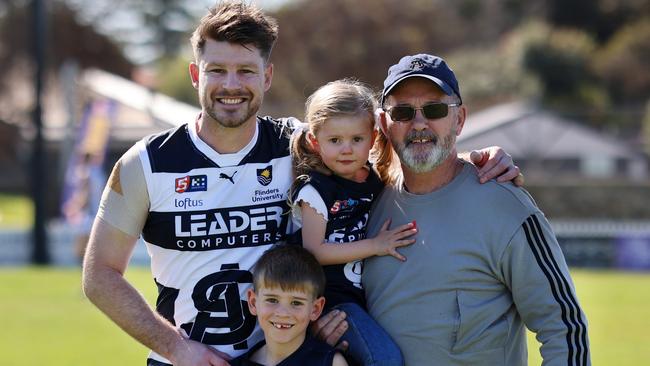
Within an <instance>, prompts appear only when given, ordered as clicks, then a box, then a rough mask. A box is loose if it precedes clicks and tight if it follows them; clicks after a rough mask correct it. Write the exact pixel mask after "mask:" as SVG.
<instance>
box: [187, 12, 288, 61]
mask: <svg viewBox="0 0 650 366" xmlns="http://www.w3.org/2000/svg"><path fill="white" fill-rule="evenodd" d="M207 39H213V40H215V41H221V42H223V41H225V42H230V43H236V44H240V45H253V46H255V47H256V48H258V49H259V50H260V53H261V55H262V58H264V60H265V61H268V59H269V56H270V55H271V49H272V48H273V45H274V44H275V41H276V40H277V39H278V23H277V22H276V20H275V19H274V18H273V17H271V16H268V15H266V14H264V13H263V12H262V11H261V10H260V9H259V8H257V7H256V6H254V5H252V4H246V3H244V2H241V1H222V2H219V3H218V4H216V5H215V6H214V7H212V8H210V9H209V11H208V13H207V14H206V15H205V16H204V17H203V18H202V19H201V22H200V23H199V25H198V27H196V30H194V33H193V34H192V38H191V39H190V42H191V43H192V50H193V51H194V58H195V59H196V60H198V56H199V55H200V54H201V53H202V52H203V48H204V47H205V41H206V40H207Z"/></svg>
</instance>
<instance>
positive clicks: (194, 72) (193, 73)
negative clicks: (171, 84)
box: [189, 62, 199, 89]
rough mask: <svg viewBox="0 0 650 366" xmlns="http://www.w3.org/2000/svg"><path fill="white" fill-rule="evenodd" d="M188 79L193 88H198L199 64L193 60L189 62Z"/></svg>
mask: <svg viewBox="0 0 650 366" xmlns="http://www.w3.org/2000/svg"><path fill="white" fill-rule="evenodd" d="M189 68H190V79H191V80H192V86H193V87H194V89H198V88H199V66H198V65H197V64H196V63H195V62H190V67H189Z"/></svg>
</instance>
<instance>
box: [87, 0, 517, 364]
mask: <svg viewBox="0 0 650 366" xmlns="http://www.w3.org/2000/svg"><path fill="white" fill-rule="evenodd" d="M276 38H277V24H276V22H275V20H274V19H273V18H271V17H269V16H267V15H265V14H263V13H262V12H261V11H260V10H259V9H257V8H256V7H254V6H252V5H249V4H246V3H243V2H222V3H219V4H217V5H216V6H215V7H213V8H211V9H210V10H209V12H208V14H207V15H206V16H205V17H203V19H202V20H201V22H200V24H199V25H198V27H197V29H196V30H195V31H194V34H193V35H192V39H191V42H192V47H193V50H194V61H193V62H192V63H191V64H190V66H189V73H190V77H191V81H192V85H193V86H194V87H195V88H196V89H197V91H198V97H199V101H200V104H201V113H200V115H199V116H198V117H197V119H196V120H194V121H189V123H186V124H183V125H181V126H180V127H178V128H175V129H171V130H169V131H166V132H163V133H161V134H158V135H155V136H151V137H147V138H145V139H143V140H142V141H140V142H138V143H137V144H136V145H135V146H133V147H132V148H131V149H130V150H129V151H128V152H126V153H125V154H124V156H122V157H121V158H120V160H119V161H118V162H117V163H116V165H115V167H114V168H113V172H112V173H111V176H110V178H109V181H108V183H107V185H106V188H105V189H104V193H103V196H102V201H101V203H100V208H99V211H98V214H97V217H96V218H95V221H94V224H93V229H92V232H91V236H90V240H89V243H88V249H87V252H86V256H85V259H84V269H83V289H84V292H85V294H86V295H87V297H88V298H89V299H90V300H91V301H92V302H93V303H94V304H95V305H96V306H97V307H98V308H99V309H101V310H102V311H103V312H104V313H105V314H106V315H107V316H108V317H109V318H111V320H113V321H114V322H115V323H116V324H117V325H119V326H120V327H121V328H122V329H123V330H124V331H125V332H127V333H128V334H129V335H131V336H132V337H134V338H135V339H136V340H138V341H139V342H141V343H142V344H144V345H145V346H147V347H148V348H150V349H151V350H152V352H151V353H150V355H149V358H148V364H149V365H170V364H173V365H176V366H179V365H226V364H227V361H226V360H228V359H230V358H231V357H234V356H237V355H240V354H242V353H244V352H246V351H247V350H248V349H249V348H250V347H251V346H253V345H254V344H256V343H257V342H258V341H260V340H261V339H262V333H261V331H260V330H259V327H258V326H257V325H256V320H255V318H254V317H253V316H252V315H251V314H250V312H249V310H248V307H247V302H246V292H247V290H248V289H249V288H250V287H251V282H252V276H251V273H250V271H249V270H250V268H251V266H252V265H253V264H254V263H255V261H256V260H257V259H258V258H259V257H260V255H261V254H262V253H263V252H264V251H265V250H266V249H268V248H269V247H271V246H272V245H274V244H276V243H282V242H283V241H284V239H285V236H286V234H287V231H288V230H289V229H288V228H287V222H288V216H289V215H288V214H283V213H285V212H288V208H287V204H286V199H287V191H288V189H289V186H290V184H291V182H292V176H291V162H290V156H289V149H288V134H287V133H286V129H287V128H289V127H290V126H291V122H290V120H286V119H283V120H273V119H269V118H260V117H258V116H257V112H258V110H259V108H260V106H261V104H262V100H263V97H264V93H265V92H266V91H267V90H268V89H269V88H270V86H271V79H272V75H273V65H272V64H271V63H270V62H269V56H270V52H271V49H272V46H273V44H274V42H275V40H276ZM485 154H488V152H485ZM489 154H490V155H492V159H491V160H490V162H488V163H487V164H486V165H485V166H486V167H487V168H485V169H486V170H490V171H491V174H499V173H500V172H502V171H504V170H505V171H506V173H505V174H504V176H505V177H506V179H512V178H513V177H512V173H513V165H512V162H511V159H510V157H509V156H508V155H507V154H505V153H504V152H503V151H502V150H499V149H492V150H490V151H489ZM504 161H505V164H504ZM494 166H501V168H500V169H497V170H498V171H495V170H492V169H491V168H492V167H494ZM515 174H516V173H515ZM140 235H142V237H143V239H144V241H145V242H146V245H147V250H148V252H149V255H150V257H151V271H152V274H153V277H154V280H155V283H156V284H157V286H158V299H157V301H156V309H155V311H154V310H153V309H151V307H150V306H149V305H148V304H147V302H146V301H145V300H144V298H143V297H142V296H141V295H140V294H139V293H138V291H137V290H136V289H134V288H133V287H132V286H131V285H130V283H129V282H128V281H126V279H125V278H124V272H125V271H126V268H127V266H128V262H129V259H130V257H131V253H132V251H133V248H134V247H135V245H136V242H137V240H138V237H139V236H140ZM344 317H345V314H342V313H334V312H330V313H328V314H325V315H324V316H323V317H322V318H321V319H323V320H319V321H318V324H321V323H323V322H326V323H327V324H328V326H326V327H321V332H320V333H319V335H320V336H321V337H322V338H323V339H326V340H328V341H329V342H333V340H334V339H337V337H339V336H340V335H341V334H343V333H344V332H345V329H346V323H345V322H344V321H342V319H343V318H344ZM331 321H334V322H335V323H336V325H335V326H331V325H330V322H331Z"/></svg>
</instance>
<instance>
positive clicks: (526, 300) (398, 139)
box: [363, 54, 590, 366]
mask: <svg viewBox="0 0 650 366" xmlns="http://www.w3.org/2000/svg"><path fill="white" fill-rule="evenodd" d="M382 108H383V110H382V111H381V112H380V123H381V129H382V131H383V133H384V134H385V135H386V136H387V137H388V141H390V146H391V147H392V148H394V149H395V151H396V153H397V156H398V157H399V161H400V163H401V176H400V177H399V178H398V180H397V182H396V184H394V185H390V186H387V187H386V189H385V190H384V192H383V193H382V195H381V196H380V197H379V199H378V201H377V205H376V206H375V207H374V209H373V211H372V212H371V219H370V222H369V224H368V235H373V234H374V233H376V232H377V231H378V230H379V228H380V227H381V224H382V222H383V221H384V220H386V218H389V217H390V218H392V220H393V223H394V224H396V225H400V224H403V223H405V222H410V221H411V220H416V221H417V224H418V229H419V230H418V233H417V234H416V236H415V239H416V242H415V244H413V245H410V246H407V247H404V248H400V251H401V252H402V253H403V254H404V256H406V257H407V258H408V261H407V262H406V263H399V262H398V261H395V260H393V259H392V258H389V257H372V258H369V259H367V260H366V262H365V267H364V272H363V285H364V288H365V290H366V297H367V301H368V309H369V311H370V314H371V315H372V316H373V317H374V318H375V319H376V320H377V321H378V323H379V324H380V325H381V326H382V327H384V329H386V330H387V331H388V333H389V334H390V335H391V336H392V337H393V339H395V341H396V342H397V344H398V345H399V346H400V348H401V350H402V353H403V354H404V357H405V361H406V364H407V365H417V366H422V365H526V364H527V363H528V357H527V350H526V329H525V327H524V325H525V326H526V327H528V329H530V330H531V331H533V332H534V333H536V336H537V340H538V341H539V342H540V343H541V344H542V345H541V348H540V351H541V355H542V358H543V359H544V365H588V364H590V356H589V342H588V337H587V320H586V318H585V314H584V313H583V312H582V310H581V309H580V306H579V303H578V301H577V298H576V293H575V289H574V286H573V283H572V281H571V277H570V275H569V270H568V268H567V265H566V263H565V261H564V257H563V255H562V252H561V250H560V247H559V245H558V243H557V240H556V238H555V235H554V234H553V232H552V230H551V228H550V225H549V223H548V222H547V221H546V218H545V217H544V214H543V213H542V212H541V211H540V210H539V208H538V207H537V206H536V205H535V202H534V201H533V199H532V198H531V197H530V195H529V194H528V193H527V192H526V191H525V190H523V189H521V188H518V187H515V186H514V185H512V184H511V183H509V182H507V183H498V182H496V181H490V182H488V183H486V184H480V183H479V181H478V179H477V175H476V172H475V169H474V168H473V167H472V166H471V165H469V164H465V162H463V161H462V160H459V159H457V158H456V148H455V141H456V136H457V135H459V134H460V133H461V131H462V128H463V125H464V122H465V116H466V110H465V107H464V106H463V105H462V101H461V97H460V92H459V89H458V83H457V81H456V77H455V75H454V73H453V71H451V69H450V68H449V67H448V66H447V64H446V63H445V61H444V60H442V59H441V58H439V57H436V56H431V55H422V54H420V55H415V56H407V57H404V58H402V59H401V60H400V62H399V63H398V64H396V65H394V66H392V67H391V68H390V70H389V72H388V77H387V78H386V80H385V81H384V91H383V97H382Z"/></svg>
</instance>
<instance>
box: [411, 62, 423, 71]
mask: <svg viewBox="0 0 650 366" xmlns="http://www.w3.org/2000/svg"><path fill="white" fill-rule="evenodd" d="M422 69H424V62H422V60H412V61H411V70H415V71H419V70H422Z"/></svg>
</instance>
